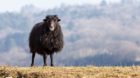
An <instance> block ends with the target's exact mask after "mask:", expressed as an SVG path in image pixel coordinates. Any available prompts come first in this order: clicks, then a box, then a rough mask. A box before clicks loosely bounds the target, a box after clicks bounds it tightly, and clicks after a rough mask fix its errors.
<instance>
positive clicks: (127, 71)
mask: <svg viewBox="0 0 140 78" xmlns="http://www.w3.org/2000/svg"><path fill="white" fill-rule="evenodd" d="M6 77H7V78H140V67H139V66H132V67H92V66H87V67H7V66H1V67H0V78H6Z"/></svg>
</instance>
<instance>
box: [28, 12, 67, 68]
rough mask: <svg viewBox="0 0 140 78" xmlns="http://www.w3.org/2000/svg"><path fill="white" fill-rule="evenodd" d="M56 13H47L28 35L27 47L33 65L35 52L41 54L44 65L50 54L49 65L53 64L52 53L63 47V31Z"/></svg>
mask: <svg viewBox="0 0 140 78" xmlns="http://www.w3.org/2000/svg"><path fill="white" fill-rule="evenodd" d="M59 21H60V19H59V18H58V16H57V15H48V16H46V18H45V19H44V20H43V22H40V23H37V24H36V25H35V26H34V27H33V29H32V31H31V33H30V36H29V47H30V52H31V53H32V62H31V66H33V65H34V58H35V54H36V53H38V54H40V55H42V56H43V59H44V66H46V65H47V63H46V59H47V55H50V59H51V66H53V54H54V53H55V52H60V51H61V50H62V48H63V45H64V42H63V33H62V31H61V26H60V24H59Z"/></svg>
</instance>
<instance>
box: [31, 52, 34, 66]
mask: <svg viewBox="0 0 140 78" xmlns="http://www.w3.org/2000/svg"><path fill="white" fill-rule="evenodd" d="M34 58H35V52H33V53H32V62H31V66H34Z"/></svg>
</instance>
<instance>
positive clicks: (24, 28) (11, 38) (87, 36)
mask: <svg viewBox="0 0 140 78" xmlns="http://www.w3.org/2000/svg"><path fill="white" fill-rule="evenodd" d="M123 1H124V2H122V3H113V4H106V5H104V4H103V5H90V4H85V5H75V6H70V5H63V4H62V5H61V6H60V7H55V8H52V9H49V10H40V9H38V8H37V7H36V6H33V5H26V6H25V7H23V8H21V11H20V12H4V13H0V65H10V66H11V65H12V66H15V65H16V66H28V65H29V64H30V60H31V54H30V52H29V47H28V37H29V33H30V31H31V28H32V27H33V25H34V24H36V23H37V22H41V21H42V20H43V19H44V18H45V16H46V15H50V14H57V15H58V16H59V18H60V19H61V21H60V24H61V26H62V30H63V33H64V49H63V50H62V52H60V53H58V54H56V55H55V57H54V61H55V65H57V66H87V65H96V66H108V65H111V66H116V65H117V66H131V65H140V26H139V25H140V10H139V8H140V1H138V2H135V3H131V2H132V0H129V2H127V1H128V0H123ZM133 1H134V0H133ZM7 44H8V45H7ZM5 57H9V58H5ZM17 58H18V59H17ZM41 64H42V57H40V56H39V55H37V58H36V65H41Z"/></svg>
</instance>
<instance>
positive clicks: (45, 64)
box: [43, 54, 47, 66]
mask: <svg viewBox="0 0 140 78" xmlns="http://www.w3.org/2000/svg"><path fill="white" fill-rule="evenodd" d="M46 59H47V55H46V54H43V60H44V66H47V63H46Z"/></svg>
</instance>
